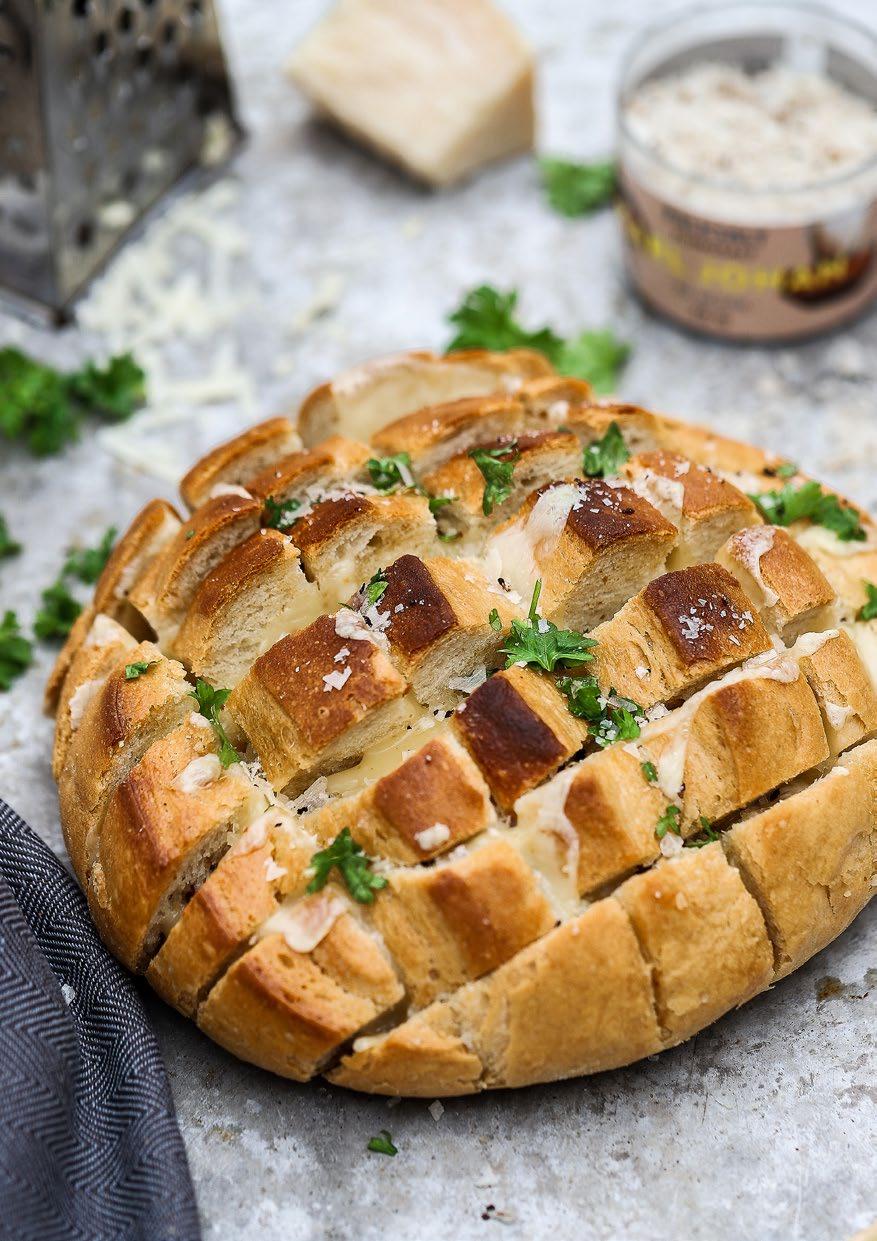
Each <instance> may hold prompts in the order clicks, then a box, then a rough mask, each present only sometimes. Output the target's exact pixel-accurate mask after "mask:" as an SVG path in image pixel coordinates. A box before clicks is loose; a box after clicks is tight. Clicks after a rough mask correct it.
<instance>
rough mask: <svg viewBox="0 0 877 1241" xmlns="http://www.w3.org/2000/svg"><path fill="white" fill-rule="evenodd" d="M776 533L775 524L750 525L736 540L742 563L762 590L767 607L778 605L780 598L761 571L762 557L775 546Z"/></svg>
mask: <svg viewBox="0 0 877 1241" xmlns="http://www.w3.org/2000/svg"><path fill="white" fill-rule="evenodd" d="M775 533H776V532H775V530H774V528H773V526H750V527H749V529H747V530H742V531H741V532H740V533H739V534H738V535H737V537H736V538H735V540H734V547H735V549H736V551H737V553H738V555H739V558H740V563H741V564H742V565H743V567H744V568H745V569H746V570H747V571H748V572H749V574H750V576H751V577H752V579H753V581H754V582H755V584H756V585H757V586H758V589H759V590H760V591H761V605H762V607H765V608H773V607H776V605H777V603H779V598H780V597H779V595H778V594H777V592H776V591H775V590H773V588H772V587H770V586H768V585H767V583H766V582H765V580H764V577H763V575H762V572H761V558H762V556H766V555H767V553H768V552H769V551H770V550H771V548H772V547H773V544H774V535H775Z"/></svg>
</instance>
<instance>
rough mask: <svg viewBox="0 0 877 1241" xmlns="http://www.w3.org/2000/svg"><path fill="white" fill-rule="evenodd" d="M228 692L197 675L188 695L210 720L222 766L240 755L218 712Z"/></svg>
mask: <svg viewBox="0 0 877 1241" xmlns="http://www.w3.org/2000/svg"><path fill="white" fill-rule="evenodd" d="M126 673H127V670H126ZM230 693H231V690H230V689H214V687H213V686H212V685H211V684H210V682H209V681H205V680H203V679H202V678H201V677H198V679H197V681H196V682H195V689H194V692H193V693H191V694H190V695H189V697H190V698H194V700H195V702H196V703H197V706H198V711H199V712H200V714H201V715H203V716H204V718H205V720H209V721H210V724H211V726H212V728H213V731H214V733H215V734H216V739H217V741H218V742H219V761H220V763H221V764H222V766H223V767H230V766H231V765H232V763H239V762H240V761H241V755H240V754H239V753H238V751H237V750H236V749H235V747H234V746H233V745H232V743H231V742H230V741H229V739H228V734H227V733H226V731H225V727H224V726H223V723H222V720H221V719H220V718H219V713H220V711H221V710H222V708H223V707H224V706H225V704H226V701H227V700H228V696H229V694H230Z"/></svg>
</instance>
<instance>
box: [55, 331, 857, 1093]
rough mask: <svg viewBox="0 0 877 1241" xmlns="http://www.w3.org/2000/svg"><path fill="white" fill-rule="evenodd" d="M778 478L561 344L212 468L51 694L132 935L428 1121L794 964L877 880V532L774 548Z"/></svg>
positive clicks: (60, 748) (70, 796)
mask: <svg viewBox="0 0 877 1241" xmlns="http://www.w3.org/2000/svg"><path fill="white" fill-rule="evenodd" d="M299 435H300V437H301V440H299ZM302 442H303V443H304V445H306V447H304V448H302V447H301V443H302ZM610 444H611V445H612V451H611V452H610V451H609V450H608V448H607V447H606V445H610ZM479 450H480V452H479ZM604 451H605V452H606V454H607V455H606V460H607V461H608V462H609V467H607V468H603V466H602V465H601V464H600V463H601V461H602V460H603V458H602V457H601V453H603V452H604ZM473 453H474V454H475V455H474V456H473ZM485 454H486V456H485ZM491 454H492V455H491ZM387 459H389V460H387ZM485 461H486V462H487V464H486V465H485ZM491 462H498V463H499V466H500V468H499V469H498V471H494V473H495V475H496V480H497V481H496V485H495V486H494V488H493V490H492V492H491V494H490V497H489V502H487V499H488V497H486V495H485V488H486V487H487V485H488V482H489V478H488V475H490V474H491V464H490V463H491ZM778 464H779V463H778V462H777V460H776V459H774V458H771V457H770V456H768V455H767V454H765V453H762V452H760V451H759V450H758V449H755V448H751V447H749V446H747V445H743V444H736V443H734V442H733V441H730V440H726V439H723V438H722V437H720V436H716V435H714V434H712V433H708V432H705V431H703V430H701V429H699V428H697V427H693V426H691V425H689V424H684V423H680V422H676V421H674V420H673V419H671V418H668V417H667V416H665V415H662V414H657V413H652V412H650V411H648V410H645V409H642V408H640V407H637V406H628V405H619V404H613V403H609V402H602V403H601V402H597V401H595V399H594V397H593V394H592V393H591V390H590V388H589V387H588V385H587V384H584V383H583V382H582V381H580V380H575V379H567V378H563V377H560V376H557V375H554V374H552V373H551V371H550V368H549V367H548V366H547V364H546V363H545V362H544V360H543V359H542V358H541V357H540V356H539V355H536V354H532V353H530V352H528V351H526V350H516V351H511V352H510V353H508V354H488V353H482V352H469V353H464V354H458V355H451V356H450V357H448V358H438V357H434V356H433V355H431V354H425V353H412V354H405V355H400V356H398V357H394V358H390V359H383V360H379V361H378V362H375V363H371V364H367V365H366V366H364V367H360V368H358V369H357V370H355V371H352V372H349V373H348V374H347V375H345V376H342V377H341V378H340V379H339V380H336V381H335V382H334V383H332V384H327V385H324V386H323V387H322V388H320V389H318V390H317V391H316V392H314V393H312V394H311V396H309V397H308V398H307V399H306V401H305V402H304V405H303V407H302V410H301V413H300V419H299V423H298V424H296V423H295V422H294V421H293V420H291V419H288V418H276V419H271V420H269V421H268V422H265V423H262V424H260V425H259V426H257V427H254V428H252V429H250V430H248V431H244V432H243V433H242V434H241V435H240V436H238V437H237V438H236V439H234V440H232V441H231V442H229V443H227V444H224V445H221V446H220V448H218V449H216V450H214V451H213V452H211V453H210V454H208V456H207V457H206V458H204V460H203V461H201V462H198V463H197V464H196V465H195V466H194V467H193V469H192V470H191V471H190V472H189V474H188V475H187V476H186V478H185V479H184V481H183V487H182V491H183V499H184V502H185V503H186V505H187V506H188V507H189V508H190V509H191V510H192V512H191V515H190V517H189V519H188V521H186V522H181V520H180V518H179V517H178V515H177V514H176V513H175V512H174V511H173V510H172V509H171V508H170V506H168V505H166V504H165V503H164V502H163V501H155V502H154V503H153V504H152V505H149V506H147V508H146V509H144V510H143V512H142V513H141V514H140V515H139V516H138V517H137V518H136V519H135V521H134V523H133V524H132V527H131V529H130V530H129V531H128V533H127V534H126V535H124V536H123V538H122V540H121V541H120V543H119V545H118V547H117V549H116V551H115V552H114V554H113V557H112V559H111V560H110V562H109V564H108V566H107V569H106V571H105V573H104V575H103V577H102V578H101V580H100V582H99V583H98V586H97V589H96V591H95V597H94V601H93V603H92V605H91V607H90V608H88V609H87V610H86V611H85V612H84V613H83V616H82V619H81V620H80V621H79V622H78V623H77V626H76V627H75V630H74V632H73V634H72V635H71V638H70V641H69V642H68V644H67V645H66V647H65V649H64V650H63V651H62V653H61V655H60V657H59V660H58V663H57V666H56V668H55V670H54V672H53V674H52V679H51V683H50V686H49V689H48V691H47V700H48V702H49V704H50V705H51V706H53V707H55V708H56V711H57V723H56V741H55V752H54V770H55V775H56V778H57V780H58V786H59V794H60V802H61V814H62V821H63V825H64V832H65V839H66V841H67V846H68V850H69V853H70V857H71V861H72V863H73V866H74V868H75V870H76V873H77V875H78V876H79V879H80V881H81V882H82V885H83V887H84V889H85V891H86V894H87V896H88V901H89V905H90V907H91V910H92V913H93V917H94V919H95V922H96V924H97V926H98V928H99V930H100V933H101V935H102V936H103V938H104V940H105V942H106V943H107V944H108V945H109V947H110V948H111V949H112V950H113V952H114V953H115V954H116V955H117V956H118V957H119V958H120V959H121V960H122V961H123V962H124V963H125V964H126V965H128V966H129V967H130V968H131V969H134V970H137V971H140V972H143V973H145V975H146V977H147V978H148V979H149V981H150V982H151V983H152V985H153V986H154V987H155V989H156V990H157V991H158V992H159V994H160V995H161V996H163V997H164V998H165V999H166V1000H167V1001H168V1002H169V1003H170V1004H173V1005H174V1006H176V1007H177V1008H178V1009H179V1010H180V1011H181V1012H183V1013H185V1014H187V1015H188V1016H191V1017H192V1018H193V1019H194V1020H196V1021H197V1023H198V1025H199V1026H200V1028H201V1029H202V1030H204V1031H205V1032H206V1033H207V1034H208V1035H210V1036H211V1037H212V1038H214V1039H216V1040H217V1041H218V1042H219V1043H221V1044H222V1045H223V1046H224V1047H226V1048H228V1049H229V1050H230V1051H232V1052H234V1053H235V1054H237V1055H239V1056H242V1057H243V1058H245V1059H247V1060H250V1061H252V1062H253V1063H255V1064H258V1065H261V1066H263V1067H265V1068H267V1069H270V1070H273V1071H274V1072H276V1073H280V1074H283V1075H284V1076H287V1077H290V1078H293V1079H295V1080H300V1081H304V1080H307V1079H308V1078H310V1077H312V1076H313V1075H315V1074H317V1073H324V1074H326V1075H327V1076H328V1077H329V1078H330V1079H331V1080H332V1081H333V1082H336V1083H338V1084H341V1085H345V1086H348V1087H352V1088H355V1089H359V1090H366V1091H373V1092H382V1093H385V1094H393V1095H395V1094H401V1095H424V1096H428V1097H435V1096H438V1095H454V1094H466V1093H474V1092H477V1091H480V1090H483V1089H490V1088H494V1087H501V1086H518V1085H524V1084H527V1083H530V1082H539V1081H551V1080H555V1079H559V1078H563V1077H570V1076H574V1075H576V1074H580V1073H592V1072H597V1071H599V1070H603V1069H609V1068H615V1067H618V1066H620V1065H624V1064H627V1063H630V1062H631V1061H633V1060H636V1059H638V1058H640V1057H642V1056H648V1055H652V1054H654V1053H655V1052H659V1051H661V1050H662V1049H663V1048H667V1047H670V1046H673V1045H674V1044H676V1043H678V1042H680V1041H682V1040H684V1039H686V1038H689V1037H690V1036H691V1035H693V1034H695V1033H696V1032H697V1031H698V1030H700V1029H702V1028H703V1027H704V1026H705V1025H707V1024H708V1023H709V1022H711V1021H714V1020H716V1019H717V1018H718V1017H720V1016H721V1015H722V1014H723V1013H726V1012H727V1011H728V1010H729V1009H731V1008H733V1007H735V1006H736V1005H739V1004H742V1003H745V1002H746V1001H747V1000H748V999H750V998H751V997H752V996H753V995H755V994H756V993H757V992H759V991H761V990H763V989H765V988H766V987H768V986H770V985H771V984H772V983H773V982H775V981H776V980H778V979H780V978H782V977H784V976H785V975H786V974H788V973H789V972H790V971H791V970H793V969H795V968H796V967H797V966H798V965H800V964H802V963H803V962H804V961H806V960H807V959H808V958H809V957H810V956H811V955H812V954H813V953H815V952H817V951H819V950H820V949H821V948H822V947H824V946H825V945H826V944H827V943H828V942H830V940H831V939H832V938H834V937H835V936H836V935H838V934H840V932H841V931H842V930H843V929H844V928H845V927H846V926H847V925H848V924H849V922H850V921H851V920H852V919H853V918H854V917H855V915H856V914H857V913H858V912H859V911H860V910H861V909H862V908H863V907H864V905H865V904H866V903H867V901H868V900H869V898H870V897H871V896H872V895H873V893H874V891H875V890H877V889H875V871H877V622H874V621H872V620H868V619H864V618H862V617H861V616H860V615H859V611H860V608H861V606H862V604H863V603H865V602H866V599H867V592H866V590H865V582H877V529H875V527H874V525H873V523H872V522H871V521H870V519H868V518H867V517H865V516H862V517H861V529H860V530H859V531H857V532H856V540H855V542H854V543H853V544H850V543H846V544H843V543H842V542H840V541H839V540H838V538H837V536H836V535H835V534H833V533H832V532H831V531H828V530H826V529H824V528H823V527H820V526H817V525H814V524H813V523H812V522H809V521H796V522H795V523H794V524H793V525H792V526H789V527H779V526H776V525H769V524H766V523H765V522H764V520H763V519H762V516H761V512H760V510H759V507H758V504H757V503H756V499H755V498H754V497H757V496H758V495H759V494H760V493H762V492H765V491H769V490H772V489H774V488H776V487H777V485H778V483H777V476H776V468H777V466H778ZM601 475H605V476H601ZM780 485H781V484H780ZM851 547H852V554H850V549H851ZM866 615H867V614H866ZM219 691H227V692H219Z"/></svg>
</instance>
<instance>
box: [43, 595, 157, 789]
mask: <svg viewBox="0 0 877 1241" xmlns="http://www.w3.org/2000/svg"><path fill="white" fill-rule="evenodd" d="M136 645H137V643H136V642H135V641H134V639H133V638H132V637H131V635H130V634H129V633H128V631H127V629H123V628H122V626H121V625H119V624H117V623H116V622H115V621H114V620H112V619H111V618H110V617H109V616H106V615H105V614H104V613H103V612H100V613H98V614H97V616H95V618H94V619H93V621H92V622H91V624H90V626H89V627H88V630H87V631H86V633H85V635H84V638H83V639H82V641H81V643H80V644H79V649H78V650H77V651H76V653H75V655H74V656H73V658H72V660H71V661H70V668H69V670H68V672H67V675H66V677H65V678H64V684H63V686H62V688H61V694H60V697H59V698H58V710H57V715H56V719H55V748H54V751H53V754H52V773H53V775H54V777H55V779H56V780H57V779H58V778H59V777H60V775H61V772H62V771H63V770H64V764H65V763H66V761H67V751H68V750H69V748H70V742H71V740H72V738H73V734H74V733H75V732H76V729H77V728H78V727H79V720H80V719H81V717H82V714H83V712H84V710H85V707H86V706H87V704H88V702H89V701H90V699H91V698H92V696H93V695H94V694H95V693H96V692H97V691H98V690H99V689H100V687H101V685H102V684H103V682H104V680H105V678H106V676H107V674H108V673H109V672H110V671H111V670H112V669H113V668H114V667H115V666H116V665H117V664H118V663H119V662H120V661H121V658H122V656H123V655H124V654H125V652H126V651H130V650H133V648H134V647H135V646H136Z"/></svg>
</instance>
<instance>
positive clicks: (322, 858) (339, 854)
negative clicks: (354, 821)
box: [308, 827, 387, 905]
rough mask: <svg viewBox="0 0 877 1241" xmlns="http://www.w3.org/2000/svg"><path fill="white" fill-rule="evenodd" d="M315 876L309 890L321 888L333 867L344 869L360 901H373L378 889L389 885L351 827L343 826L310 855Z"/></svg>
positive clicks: (341, 870) (354, 895)
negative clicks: (318, 849) (377, 872)
mask: <svg viewBox="0 0 877 1241" xmlns="http://www.w3.org/2000/svg"><path fill="white" fill-rule="evenodd" d="M311 866H312V867H313V870H314V877H313V879H312V880H311V881H310V883H309V884H308V891H309V892H319V891H320V890H321V889H322V888H324V887H325V886H326V884H327V882H328V880H329V875H330V873H331V871H332V869H333V868H334V867H337V868H338V870H339V871H340V872H341V878H342V879H343V880H344V882H345V884H346V885H347V890H348V892H349V893H350V895H351V896H352V897H353V899H354V900H355V901H358V902H359V904H360V905H371V904H372V902H373V901H374V899H375V892H376V891H378V890H379V889H380V888H385V887H386V886H387V881H386V879H385V878H384V876H383V875H375V874H374V873H373V872H372V871H371V870H370V866H371V863H370V861H369V859H368V858H367V857H366V856H365V854H364V853H363V851H362V847H361V846H360V845H358V844H357V843H356V841H355V840H354V839H353V837H352V836H351V835H350V828H349V827H345V828H342V830H341V832H339V834H338V835H337V836H336V837H335V839H334V840H333V841H332V843H331V844H330V845H329V846H328V847H327V848H325V849H321V850H320V851H319V853H315V854H314V856H313V857H312V858H311Z"/></svg>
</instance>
